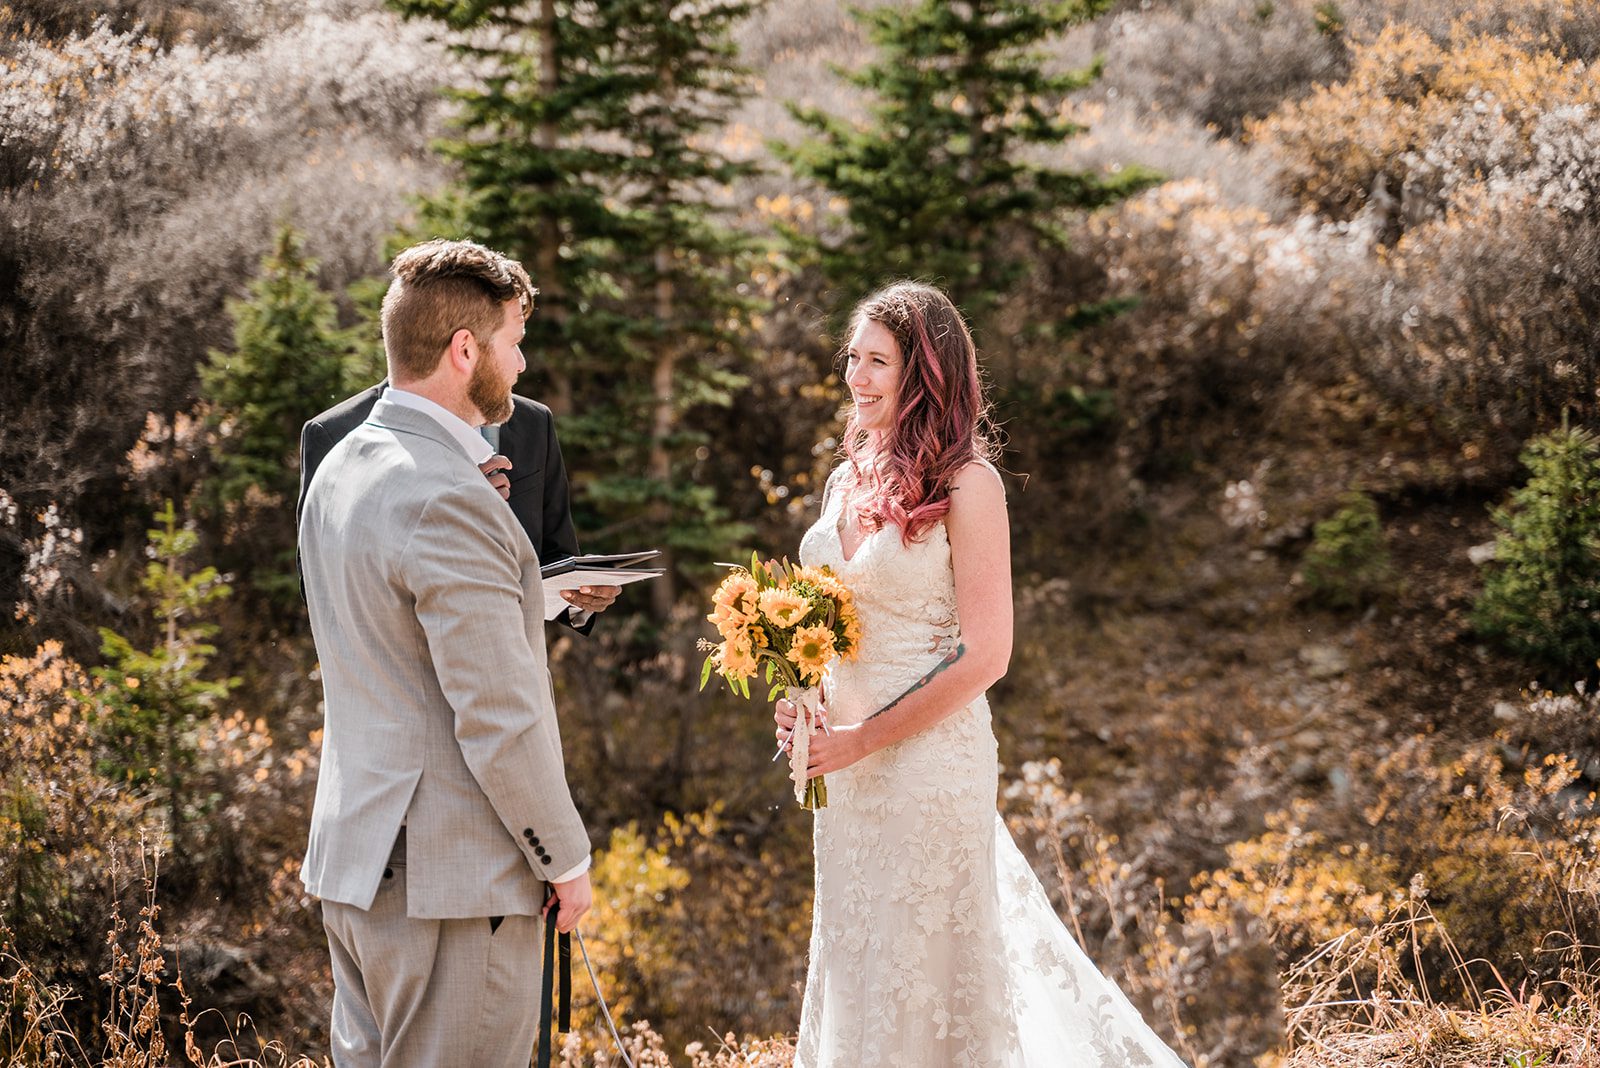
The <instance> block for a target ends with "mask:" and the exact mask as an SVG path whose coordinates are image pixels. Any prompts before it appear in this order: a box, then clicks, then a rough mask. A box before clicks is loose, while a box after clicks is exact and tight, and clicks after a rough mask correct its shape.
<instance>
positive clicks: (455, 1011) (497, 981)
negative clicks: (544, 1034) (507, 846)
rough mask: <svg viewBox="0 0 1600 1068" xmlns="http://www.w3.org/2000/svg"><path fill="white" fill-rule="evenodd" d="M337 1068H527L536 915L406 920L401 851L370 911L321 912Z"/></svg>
mask: <svg viewBox="0 0 1600 1068" xmlns="http://www.w3.org/2000/svg"><path fill="white" fill-rule="evenodd" d="M322 923H323V927H324V928H325V929H326V931H327V933H328V948H329V950H330V951H331V954H332V957H333V983H334V995H333V1036H332V1040H333V1041H332V1045H333V1063H334V1065H335V1066H336V1068H432V1066H435V1065H437V1066H444V1065H463V1066H465V1065H471V1066H472V1068H528V1063H529V1061H531V1060H532V1058H533V1044H534V1039H535V1037H536V1034H535V1032H536V1030H537V1028H538V1023H539V984H540V972H539V967H540V960H539V953H540V939H541V937H542V935H543V933H544V921H543V920H542V919H540V918H539V917H538V916H507V917H505V919H504V920H503V921H502V922H501V923H500V924H499V925H498V927H492V926H491V923H490V921H489V919H488V918H487V917H477V918H473V919H461V920H418V919H412V918H410V917H409V916H407V915H406V865H405V856H404V853H403V847H402V849H401V851H398V852H397V853H396V855H395V856H394V857H393V858H391V861H390V864H389V867H388V868H387V870H386V872H385V875H384V878H383V882H382V883H381V884H380V885H379V887H378V895H377V897H376V898H375V899H374V900H373V902H372V908H370V909H358V908H356V907H355V906H354V905H344V904H340V903H338V902H333V901H324V902H323V903H322Z"/></svg>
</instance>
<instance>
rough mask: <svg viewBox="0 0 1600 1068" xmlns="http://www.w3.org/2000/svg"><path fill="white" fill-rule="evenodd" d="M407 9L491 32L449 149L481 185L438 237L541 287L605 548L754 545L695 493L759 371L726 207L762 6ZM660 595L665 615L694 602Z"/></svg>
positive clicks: (581, 486)
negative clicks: (716, 419) (497, 258)
mask: <svg viewBox="0 0 1600 1068" xmlns="http://www.w3.org/2000/svg"><path fill="white" fill-rule="evenodd" d="M394 3H395V5H396V6H397V7H398V8H400V10H402V11H404V12H407V13H409V14H412V15H424V16H432V17H437V18H443V19H444V20H445V21H446V23H447V24H448V25H450V26H451V27H452V28H455V29H458V30H466V29H474V30H477V31H480V32H479V33H478V34H476V35H474V36H473V38H472V42H473V43H471V44H467V43H463V44H461V45H460V46H459V49H460V50H461V51H462V52H464V53H467V54H470V55H471V56H472V57H473V58H474V59H475V60H477V61H479V62H480V63H484V64H487V67H488V69H489V71H490V73H489V74H488V76H487V77H486V78H485V80H484V81H483V83H482V85H480V86H477V87H474V88H471V89H467V90H463V91H460V92H458V93H457V94H456V96H457V99H458V100H459V101H460V103H461V104H462V108H463V110H462V116H461V135H460V136H459V137H458V138H457V139H454V140H452V141H450V142H449V143H448V144H446V145H445V146H444V149H443V150H444V152H445V154H446V155H448V156H449V157H450V158H452V159H454V160H455V161H456V162H457V163H458V164H459V165H460V167H461V169H462V175H463V180H462V184H461V186H460V187H459V188H458V189H456V190H454V191H452V192H451V193H450V194H448V195H446V196H444V197H441V198H437V199H435V200H433V201H431V202H429V204H428V205H427V208H426V213H425V226H426V227H429V228H431V230H432V232H435V233H446V234H449V235H452V236H461V237H468V238H472V239H474V240H478V241H482V242H483V243H484V244H487V245H489V246H490V247H493V248H496V249H499V250H500V251H503V252H505V253H507V254H508V255H512V256H514V257H516V258H518V259H520V260H521V261H522V262H523V263H524V264H526V265H528V266H529V268H530V269H531V271H532V273H533V277H534V282H535V284H536V285H537V286H538V287H539V289H540V296H539V306H538V310H537V311H536V312H535V315H534V318H533V319H532V320H530V321H529V323H528V329H527V336H526V339H525V340H524V343H523V348H524V351H525V352H526V353H527V355H528V358H529V365H530V376H537V375H539V374H540V373H541V372H542V373H543V374H545V375H546V376H548V381H549V386H550V388H549V389H548V390H544V391H541V390H533V391H532V393H533V395H534V396H537V397H538V398H539V399H541V400H544V401H545V402H546V403H547V404H549V405H550V407H551V408H552V409H553V410H554V411H555V412H556V413H557V415H558V416H560V417H561V419H560V433H561V438H562V446H563V453H564V456H565V458H566V461H567V465H568V468H569V470H570V473H571V475H572V487H573V494H574V508H575V511H576V513H577V517H578V520H579V533H580V537H581V538H582V539H583V540H584V542H585V544H586V547H591V546H592V547H595V548H605V547H612V548H616V547H624V546H631V545H633V544H634V543H636V542H637V541H639V539H640V538H641V537H642V536H643V535H644V533H645V532H648V534H649V536H650V537H651V538H653V539H660V542H661V547H662V548H664V549H666V550H667V553H668V555H669V556H672V555H674V554H677V555H679V556H680V557H681V558H684V559H688V558H693V557H700V558H705V557H710V556H715V555H720V554H724V553H726V551H727V550H728V543H729V542H730V541H733V540H736V539H737V538H739V537H741V536H743V534H744V528H742V527H741V526H739V525H736V524H731V523H729V522H728V520H727V518H726V513H725V512H724V511H723V510H722V509H721V508H720V507H719V506H718V505H717V503H716V500H715V496H714V494H713V492H712V491H711V489H710V488H709V487H707V486H703V485H698V484H696V483H695V481H694V478H693V469H694V466H695V464H696V457H697V452H698V450H700V449H701V448H702V445H703V440H704V439H703V435H700V434H698V433H696V432H695V429H694V426H693V416H694V414H695V413H696V411H697V410H701V409H705V408H707V407H711V406H716V405H726V404H728V403H729V402H730V400H731V397H732V394H733V391H734V390H736V389H737V388H739V387H740V386H741V385H742V384H743V379H742V377H741V376H740V375H739V374H738V369H739V366H740V365H741V363H742V362H743V361H744V360H745V359H747V358H748V352H747V348H746V344H747V343H746V341H745V335H746V333H747V331H748V319H749V315H750V304H749V302H748V301H746V300H745V299H744V298H742V297H741V296H740V295H739V293H738V290H737V284H738V280H739V276H740V273H741V271H742V270H743V268H744V262H743V261H744V260H745V258H746V257H747V256H748V254H749V253H750V252H751V250H752V244H751V242H750V241H749V239H748V238H745V237H743V236H741V235H739V234H737V233H736V232H734V231H733V230H732V229H731V228H729V227H728V226H726V225H724V224H722V223H721V222H720V221H719V220H718V219H717V214H718V209H717V207H716V206H715V204H714V203H713V197H714V196H715V194H716V193H717V191H718V190H719V189H724V188H726V186H727V185H728V183H730V182H732V181H734V180H736V179H737V178H739V177H740V176H741V175H743V174H745V173H747V172H748V169H749V168H748V167H747V166H745V165H742V164H738V163H735V162H733V161H731V160H729V159H728V158H727V157H726V156H725V155H724V154H722V153H721V152H720V151H719V150H718V149H716V148H715V147H714V145H713V136H714V134H715V132H716V130H717V128H718V127H719V126H720V125H721V124H722V123H723V122H724V121H725V120H726V116H727V114H728V112H729V110H730V108H731V107H732V105H733V104H734V103H736V102H737V101H738V100H739V99H741V98H742V96H743V95H744V94H745V93H746V92H747V91H748V90H747V82H746V79H745V77H744V75H743V72H742V71H740V70H739V69H738V68H737V67H736V66H735V64H734V48H733V44H732V41H731V34H730V31H731V27H732V26H733V25H734V24H735V23H736V22H737V21H738V20H739V19H741V18H743V17H744V16H745V15H746V14H747V13H748V12H749V11H750V10H751V8H752V7H753V4H752V3H751V2H750V0H701V2H697V3H694V4H682V3H674V2H671V0H608V2H589V3H575V2H572V0H559V2H557V0H539V2H538V3H537V4H536V3H534V2H531V0H530V2H526V3H510V2H503V3H493V4H475V5H466V4H459V3H451V2H448V0H394ZM485 28H493V29H494V30H496V31H500V32H498V33H497V34H496V35H495V37H494V43H492V44H485V43H484V41H483V40H482V33H481V31H483V30H484V29H485ZM608 543H610V544H608ZM670 574H671V571H670V569H669V575H670ZM652 585H653V590H652V592H653V594H654V595H655V602H654V607H655V609H656V612H657V614H658V615H663V616H664V615H665V614H666V612H667V611H668V609H669V608H670V606H671V604H672V601H673V599H674V587H673V585H672V583H671V581H670V580H669V581H666V582H660V583H654V584H652Z"/></svg>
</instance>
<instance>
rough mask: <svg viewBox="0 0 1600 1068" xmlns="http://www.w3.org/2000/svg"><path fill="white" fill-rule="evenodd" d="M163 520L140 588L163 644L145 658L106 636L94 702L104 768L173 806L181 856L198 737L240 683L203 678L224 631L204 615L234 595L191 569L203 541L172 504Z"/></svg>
mask: <svg viewBox="0 0 1600 1068" xmlns="http://www.w3.org/2000/svg"><path fill="white" fill-rule="evenodd" d="M156 522H157V523H159V524H160V525H159V526H158V527H155V528H154V529H152V530H150V531H149V532H148V535H149V539H150V541H149V547H150V556H151V560H150V563H149V564H148V565H147V566H146V568H145V575H144V581H143V584H142V585H143V588H144V590H145V592H146V593H147V594H149V595H150V598H151V614H152V616H153V617H154V620H155V623H156V626H157V628H158V630H159V633H160V639H159V641H158V643H157V644H156V645H155V646H154V648H152V649H149V650H143V649H138V648H136V647H135V646H134V644H133V642H132V641H130V640H129V639H128V638H125V637H123V636H122V635H121V634H118V633H117V632H116V631H113V630H110V629H109V628H101V630H100V637H101V642H102V644H101V651H102V652H103V653H104V654H105V657H106V660H107V664H106V666H104V667H100V668H96V669H95V672H94V675H95V677H96V678H97V679H99V681H100V682H101V684H102V685H101V688H100V689H99V690H97V691H96V694H95V695H96V697H97V698H98V700H99V701H100V703H101V704H102V706H103V707H104V709H105V715H104V716H103V717H102V718H101V720H100V721H99V722H100V730H101V733H102V738H103V740H104V742H105V745H106V749H107V752H108V754H109V757H108V759H107V761H106V766H105V767H104V768H102V770H103V771H104V772H105V773H106V774H108V775H109V776H111V777H112V778H115V779H118V780H121V781H124V782H127V783H128V784H129V785H131V786H134V787H136V788H141V789H144V790H148V791H150V792H151V793H152V794H153V795H154V796H155V797H156V798H157V799H158V800H159V801H160V802H161V803H163V804H164V805H165V808H166V813H167V827H168V833H169V834H170V835H171V836H172V843H171V845H172V851H173V852H174V853H175V854H176V855H178V856H180V857H181V856H183V855H185V853H186V852H187V850H186V848H185V847H186V845H187V828H188V826H189V823H190V819H191V817H192V816H193V815H194V809H195V805H196V804H197V799H196V798H194V797H192V796H191V793H190V790H189V789H188V786H187V784H188V782H189V776H190V772H191V770H192V769H193V768H194V765H195V762H196V759H197V755H198V751H199V750H198V740H197V737H196V733H197V730H198V728H199V727H200V726H201V725H202V724H203V723H204V722H205V721H206V720H207V719H209V718H210V717H211V716H212V715H214V713H215V709H216V705H217V702H219V701H221V700H222V699H223V698H224V697H226V696H227V694H228V692H229V691H230V690H232V689H233V688H234V687H235V686H237V685H238V684H239V680H237V679H207V678H205V674H206V668H207V666H208V665H209V664H210V661H211V658H212V656H214V655H215V654H216V651H217V650H216V647H215V646H213V645H211V644H209V643H208V641H207V639H209V638H210V637H211V636H212V635H213V634H215V633H216V631H217V628H216V626H215V624H212V623H208V622H205V621H204V620H203V619H202V618H201V616H202V615H203V613H204V610H205V609H206V608H207V606H209V605H212V604H214V603H216V602H217V601H220V600H222V599H223V598H225V597H227V596H228V595H229V594H230V593H231V592H232V591H231V589H230V588H229V587H228V586H227V585H226V584H225V583H223V582H222V581H221V576H219V575H218V573H217V569H216V568H214V567H205V568H201V569H199V570H197V571H193V572H187V571H186V567H187V561H188V558H189V557H190V556H191V555H192V554H193V553H194V550H195V549H196V547H197V546H198V545H199V537H198V535H196V534H195V532H194V531H192V530H188V529H185V528H183V527H180V526H179V525H178V517H177V511H176V509H175V508H174V507H173V504H172V502H171V501H168V502H167V504H166V507H165V508H164V509H162V510H161V511H160V512H158V513H157V514H156Z"/></svg>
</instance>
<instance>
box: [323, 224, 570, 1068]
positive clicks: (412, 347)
mask: <svg viewBox="0 0 1600 1068" xmlns="http://www.w3.org/2000/svg"><path fill="white" fill-rule="evenodd" d="M393 271H394V280H393V282H392V283H391V284H390V287H389V291H388V293H387V295H386V296H385V298H384V302H383V341H384V349H385V352H386V354H387V357H388V363H389V381H390V383H391V385H390V386H389V388H388V389H387V390H386V391H385V393H384V395H383V397H382V398H381V399H380V400H379V401H378V402H377V404H376V405H375V406H374V407H373V409H372V413H371V415H370V416H369V417H368V418H367V421H366V422H365V423H363V424H362V425H360V426H359V427H357V428H356V429H355V430H353V431H352V432H351V433H350V434H349V435H348V436H347V437H345V438H344V440H342V441H341V442H339V444H338V445H336V446H335V447H334V448H333V449H332V451H330V452H329V453H328V456H327V458H326V459H325V460H324V461H323V462H322V464H321V465H320V467H319V468H318V469H317V472H316V475H315V477H313V478H312V480H311V482H310V485H309V486H308V487H307V489H306V494H305V502H304V512H303V515H302V517H301V524H300V554H301V558H302V561H303V565H304V570H305V586H306V596H307V603H308V605H309V609H310V615H311V627H312V633H313V635H314V636H315V638H316V644H317V654H318V658H319V659H320V661H321V671H322V682H323V692H324V698H325V733H324V736H323V743H322V765H321V771H320V773H319V776H318V782H317V795H316V803H315V807H314V809H313V811H312V816H311V838H310V844H309V846H308V848H307V850H306V859H305V864H304V867H303V879H304V881H305V885H306V889H307V890H308V891H309V892H310V893H312V894H314V895H316V896H317V897H319V898H321V899H322V907H323V925H324V927H325V929H326V931H327V935H328V946H329V950H330V953H331V955H332V959H333V976H334V1003H333V1026H332V1044H333V1059H334V1063H335V1064H336V1065H338V1066H339V1068H352V1066H353V1068H368V1066H371V1068H380V1066H381V1068H402V1066H426V1065H444V1064H461V1065H473V1066H487V1068H501V1066H503V1068H526V1066H527V1064H528V1062H529V1059H530V1057H531V1054H532V1051H533V1043H534V1030H535V1026H536V1022H537V1018H538V995H539V986H540V976H539V970H538V969H539V949H538V946H539V937H540V932H541V929H542V924H543V923H544V922H545V921H544V918H543V917H544V915H545V913H546V912H547V911H548V907H549V906H548V905H547V903H546V897H547V887H553V890H554V893H553V895H549V896H550V897H551V900H552V901H558V902H559V910H558V911H557V913H556V917H555V923H556V926H557V928H558V929H559V930H561V931H570V930H571V929H572V928H573V927H574V926H576V924H577V922H578V920H579V918H580V917H581V916H582V915H583V914H584V913H585V912H586V911H588V909H589V907H590V904H591V892H590V886H589V875H588V868H589V838H588V835H587V833H586V832H585V830H584V826H583V821H582V820H581V819H580V818H579V816H578V812H577V810H576V808H575V807H574V806H573V803H572V797H571V795H570V793H569V792H568V789H567V782H566V774H565V771H564V768H563V765H562V757H561V739H560V736H559V734H558V732H557V725H556V712H555V705H554V700H553V695H552V692H551V688H550V674H549V669H548V667H547V664H546V660H545V645H544V623H543V605H544V598H543V596H542V593H541V589H540V580H539V561H538V558H537V556H536V554H535V552H534V549H533V545H532V543H531V542H530V541H529V539H528V536H527V534H526V533H525V532H524V531H523V530H522V528H521V527H520V526H519V525H518V523H517V519H516V517H515V516H514V515H513V514H512V512H511V510H510V509H509V508H507V507H506V506H505V503H504V502H503V501H502V500H501V498H500V496H499V494H498V493H497V492H496V491H495V489H494V488H493V487H491V486H490V484H489V483H488V482H487V481H486V480H485V479H484V477H483V475H482V473H481V472H480V471H479V467H478V465H479V464H480V463H482V462H484V461H485V460H486V459H487V456H488V454H489V453H490V452H491V451H492V450H490V448H489V445H488V444H487V442H485V441H484V439H483V437H482V436H481V435H480V434H479V433H478V431H477V429H476V428H477V427H479V426H481V425H483V424H485V423H500V422H503V421H504V420H505V419H507V418H508V417H509V416H510V414H511V411H512V400H511V387H512V384H513V383H514V382H515V381H516V377H517V375H518V374H519V373H520V372H521V371H522V369H523V366H524V364H523V359H522V353H521V351H520V350H519V348H518V345H519V344H520V342H521V339H522V333H523V322H524V320H525V319H526V318H527V316H528V314H529V313H530V312H531V310H532V307H533V297H534V289H533V287H532V285H531V284H530V283H529V280H528V276H527V274H526V272H524V271H523V269H522V267H521V266H520V265H519V264H517V263H516V262H515V261H513V260H510V259H508V258H506V257H504V256H501V255H500V254H498V253H496V252H492V251H490V250H489V249H486V248H483V247H482V246H479V245H475V244H472V243H470V242H464V241H430V242H426V243H424V244H422V245H417V246H414V247H412V248H409V249H407V250H406V251H404V252H402V253H400V255H399V256H397V257H396V258H395V261H394V266H393Z"/></svg>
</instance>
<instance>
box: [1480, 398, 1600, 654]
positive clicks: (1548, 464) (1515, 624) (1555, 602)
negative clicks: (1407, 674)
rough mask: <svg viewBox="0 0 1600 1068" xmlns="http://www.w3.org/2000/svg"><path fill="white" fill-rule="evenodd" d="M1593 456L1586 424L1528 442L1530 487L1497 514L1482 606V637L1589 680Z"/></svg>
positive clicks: (1596, 582)
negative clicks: (1585, 428)
mask: <svg viewBox="0 0 1600 1068" xmlns="http://www.w3.org/2000/svg"><path fill="white" fill-rule="evenodd" d="M1597 460H1600V442H1597V441H1596V438H1595V436H1594V435H1593V434H1590V433H1589V432H1588V431H1586V430H1583V429H1575V428H1568V427H1565V426H1563V427H1562V429H1560V430H1557V431H1553V432H1552V433H1550V434H1547V435H1545V436H1543V437H1540V438H1536V439H1535V440H1534V441H1533V442H1531V443H1530V444H1529V446H1528V447H1527V449H1526V450H1525V451H1524V452H1523V454H1522V462H1523V464H1525V465H1526V466H1527V468H1528V470H1529V471H1530V472H1531V474H1530V477H1529V478H1528V481H1527V484H1526V485H1524V486H1523V487H1522V488H1521V489H1518V490H1517V491H1516V492H1514V493H1513V494H1512V496H1511V500H1510V502H1509V504H1508V505H1507V506H1505V507H1502V508H1498V509H1496V510H1495V512H1494V521H1495V524H1496V525H1497V526H1499V527H1500V531H1501V532H1500V536H1499V538H1498V539H1497V540H1496V543H1495V561H1494V564H1493V568H1492V570H1491V571H1490V572H1489V574H1488V576H1487V577H1486V579H1485V581H1484V588H1483V593H1482V594H1481V595H1480V596H1479V597H1478V603H1477V612H1476V622H1477V626H1478V629H1479V630H1480V631H1481V632H1482V633H1483V634H1485V635H1487V636H1490V637H1493V638H1497V639H1499V640H1500V641H1501V642H1503V643H1504V644H1505V646H1506V647H1507V648H1508V649H1510V650H1511V651H1513V652H1515V653H1517V654H1519V655H1521V656H1525V657H1527V658H1528V659H1529V660H1530V661H1532V662H1533V663H1535V664H1537V665H1539V666H1540V667H1543V668H1547V669H1550V670H1553V671H1559V672H1565V673H1567V675H1568V677H1569V678H1570V677H1577V678H1588V677H1592V676H1593V675H1594V673H1595V660H1596V658H1597V657H1600V462H1597ZM1560 681H1566V680H1565V679H1563V680H1560Z"/></svg>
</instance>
